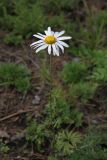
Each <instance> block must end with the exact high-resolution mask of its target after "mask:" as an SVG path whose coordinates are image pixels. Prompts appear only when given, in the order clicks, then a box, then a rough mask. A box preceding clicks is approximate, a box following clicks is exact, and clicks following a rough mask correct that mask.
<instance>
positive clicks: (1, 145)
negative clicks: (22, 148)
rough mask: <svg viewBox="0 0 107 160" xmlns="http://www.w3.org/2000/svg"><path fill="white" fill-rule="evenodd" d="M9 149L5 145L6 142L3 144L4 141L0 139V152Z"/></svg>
mask: <svg viewBox="0 0 107 160" xmlns="http://www.w3.org/2000/svg"><path fill="white" fill-rule="evenodd" d="M8 151H9V147H8V146H7V144H5V143H4V142H2V140H0V153H7V152H8Z"/></svg>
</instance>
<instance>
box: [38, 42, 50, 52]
mask: <svg viewBox="0 0 107 160" xmlns="http://www.w3.org/2000/svg"><path fill="white" fill-rule="evenodd" d="M47 47H48V44H44V45H42V46H40V47H39V48H38V49H37V50H36V53H37V52H39V51H41V50H43V49H46V48H47Z"/></svg>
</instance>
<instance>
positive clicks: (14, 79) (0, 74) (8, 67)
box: [0, 63, 31, 92]
mask: <svg viewBox="0 0 107 160" xmlns="http://www.w3.org/2000/svg"><path fill="white" fill-rule="evenodd" d="M30 79H31V77H30V71H29V70H28V69H27V68H26V67H25V66H23V65H17V64H14V63H7V64H0V85H1V86H4V87H6V86H8V87H9V86H15V87H16V88H17V90H18V91H20V92H24V91H28V90H29V89H30V87H31V84H30Z"/></svg>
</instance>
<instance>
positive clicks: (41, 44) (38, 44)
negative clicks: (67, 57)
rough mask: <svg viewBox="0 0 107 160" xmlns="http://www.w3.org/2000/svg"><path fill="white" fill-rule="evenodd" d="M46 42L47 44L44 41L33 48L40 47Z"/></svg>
mask: <svg viewBox="0 0 107 160" xmlns="http://www.w3.org/2000/svg"><path fill="white" fill-rule="evenodd" d="M44 44H45V43H44V42H43V43H39V44H37V45H35V46H34V48H33V49H36V48H38V47H40V46H42V45H44Z"/></svg>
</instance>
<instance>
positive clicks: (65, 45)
mask: <svg viewBox="0 0 107 160" xmlns="http://www.w3.org/2000/svg"><path fill="white" fill-rule="evenodd" d="M58 43H60V44H61V45H62V46H64V47H69V45H68V44H67V43H65V42H63V41H58Z"/></svg>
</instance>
